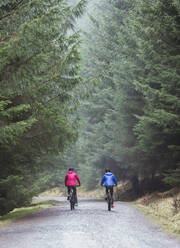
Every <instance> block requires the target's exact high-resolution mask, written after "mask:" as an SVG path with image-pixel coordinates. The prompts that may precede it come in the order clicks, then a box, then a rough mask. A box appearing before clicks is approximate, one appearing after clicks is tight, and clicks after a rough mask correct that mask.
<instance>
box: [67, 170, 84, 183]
mask: <svg viewBox="0 0 180 248" xmlns="http://www.w3.org/2000/svg"><path fill="white" fill-rule="evenodd" d="M76 180H77V181H78V183H79V185H80V184H81V182H80V179H79V177H78V176H77V174H76V173H75V172H74V171H69V172H68V173H67V174H66V176H65V186H76Z"/></svg>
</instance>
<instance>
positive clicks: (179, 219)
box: [134, 188, 180, 236]
mask: <svg viewBox="0 0 180 248" xmlns="http://www.w3.org/2000/svg"><path fill="white" fill-rule="evenodd" d="M134 205H135V206H136V207H137V209H139V210H140V211H142V212H143V213H145V214H146V215H147V216H149V217H150V218H151V219H152V220H154V221H155V222H156V223H158V224H160V226H161V227H162V228H163V229H164V230H166V231H167V232H168V233H170V234H175V235H177V236H180V190H179V189H177V188H174V189H172V190H170V191H167V192H164V193H159V192H154V193H151V194H147V195H145V196H144V197H141V198H140V199H138V200H136V201H135V202H134Z"/></svg>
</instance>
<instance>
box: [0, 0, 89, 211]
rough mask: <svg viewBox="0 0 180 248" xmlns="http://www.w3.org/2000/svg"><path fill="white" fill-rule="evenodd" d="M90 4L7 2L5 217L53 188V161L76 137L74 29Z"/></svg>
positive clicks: (2, 70) (0, 160)
mask: <svg viewBox="0 0 180 248" xmlns="http://www.w3.org/2000/svg"><path fill="white" fill-rule="evenodd" d="M84 6H85V1H84V0H82V1H80V2H79V3H78V4H77V5H76V6H73V7H71V6H69V5H68V4H67V3H66V1H64V0H54V1H49V0H13V1H9V0H4V1H1V3H0V26H1V33H0V90H1V91H0V92H1V93H0V137H1V140H0V170H1V174H0V215H2V214H5V213H7V212H9V211H10V210H12V209H13V208H15V207H19V206H22V205H24V204H26V203H27V202H28V201H29V200H30V199H31V197H32V196H33V195H34V194H37V193H38V192H40V191H41V190H43V189H45V188H46V187H48V186H47V182H48V177H47V172H48V171H50V170H52V169H53V168H54V167H55V165H54V166H53V163H52V162H51V163H50V160H51V159H49V157H50V156H51V158H52V154H54V155H55V154H58V153H59V152H62V151H64V149H65V148H66V147H67V146H69V145H70V144H71V143H73V142H74V141H75V139H76V138H77V130H76V129H77V120H76V118H75V117H74V116H73V117H72V114H73V112H74V110H75V106H74V107H72V95H73V93H72V90H73V88H74V87H75V86H76V85H77V84H78V83H79V82H81V79H80V77H79V76H78V72H79V59H80V56H79V52H78V47H79V34H78V32H77V31H73V29H74V24H75V19H76V18H77V17H79V16H80V15H81V14H82V12H83V9H84ZM49 165H51V166H49ZM56 166H57V165H56ZM60 166H61V165H60ZM39 178H41V180H40V181H38V180H39Z"/></svg>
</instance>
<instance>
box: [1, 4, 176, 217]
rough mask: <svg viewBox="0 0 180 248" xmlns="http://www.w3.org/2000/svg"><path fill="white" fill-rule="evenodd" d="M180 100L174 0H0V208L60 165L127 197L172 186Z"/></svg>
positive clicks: (54, 180) (91, 184) (35, 189)
mask: <svg viewBox="0 0 180 248" xmlns="http://www.w3.org/2000/svg"><path fill="white" fill-rule="evenodd" d="M83 13H84V15H83ZM80 17H81V18H80ZM79 18H80V19H79ZM76 20H79V21H78V22H77V21H76ZM79 27H80V28H81V32H79ZM179 97H180V2H179V1H178V0H172V1H168V0H151V1H149V0H134V1H132V0H113V1H112V0H96V1H95V0H91V1H89V3H86V1H85V0H81V1H79V2H78V1H65V0H3V1H1V3H0V137H1V139H0V171H1V173H0V215H2V214H5V213H7V212H9V211H11V210H12V209H14V208H16V207H20V206H23V205H25V204H28V203H29V202H30V201H31V199H32V197H33V196H34V195H37V194H39V193H40V192H42V191H44V190H46V189H47V188H49V187H54V186H57V185H60V184H61V183H63V177H64V173H65V170H66V169H67V168H68V166H70V167H74V168H75V169H76V170H77V171H78V173H79V175H80V176H81V178H83V183H84V185H85V186H86V187H87V188H89V189H91V188H95V187H96V186H97V185H98V184H99V179H100V177H101V176H102V174H103V173H104V169H105V168H109V169H111V170H112V172H113V173H114V174H115V175H116V177H117V178H118V180H122V181H130V182H131V183H132V190H131V191H132V192H131V193H132V196H133V197H137V196H139V195H142V194H144V193H146V192H148V191H153V190H156V189H159V190H164V189H166V188H168V187H174V186H179V185H180V159H179V158H180V98H179Z"/></svg>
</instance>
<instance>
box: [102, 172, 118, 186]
mask: <svg viewBox="0 0 180 248" xmlns="http://www.w3.org/2000/svg"><path fill="white" fill-rule="evenodd" d="M115 184H117V180H116V178H115V176H114V175H113V174H112V173H111V172H107V173H105V174H104V176H103V178H102V181H101V185H104V186H114V185H115Z"/></svg>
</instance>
